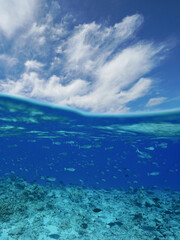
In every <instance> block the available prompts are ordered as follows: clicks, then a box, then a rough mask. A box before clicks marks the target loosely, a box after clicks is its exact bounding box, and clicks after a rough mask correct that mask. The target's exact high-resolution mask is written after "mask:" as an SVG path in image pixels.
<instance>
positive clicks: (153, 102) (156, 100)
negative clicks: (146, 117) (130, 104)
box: [146, 97, 167, 107]
mask: <svg viewBox="0 0 180 240" xmlns="http://www.w3.org/2000/svg"><path fill="white" fill-rule="evenodd" d="M166 99H167V98H166V97H157V98H150V99H149V101H148V103H147V104H146V106H147V107H152V106H156V105H159V104H161V103H163V102H164V101H165V100H166Z"/></svg>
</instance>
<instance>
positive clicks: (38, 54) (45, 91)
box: [0, 0, 168, 113]
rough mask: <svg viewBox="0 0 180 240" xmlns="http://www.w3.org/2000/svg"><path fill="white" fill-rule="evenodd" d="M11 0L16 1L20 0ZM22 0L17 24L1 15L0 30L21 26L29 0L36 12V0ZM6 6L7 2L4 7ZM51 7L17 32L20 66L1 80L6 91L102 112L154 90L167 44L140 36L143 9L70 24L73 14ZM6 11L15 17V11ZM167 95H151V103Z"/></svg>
mask: <svg viewBox="0 0 180 240" xmlns="http://www.w3.org/2000/svg"><path fill="white" fill-rule="evenodd" d="M8 1H10V0H8ZM0 2H1V0H0ZM11 2H12V3H13V4H14V5H15V2H16V1H13V0H11ZM17 2H18V3H17V5H16V7H15V9H16V11H15V12H16V14H17V15H18V18H17V21H16V24H14V25H13V24H12V25H11V24H10V23H8V22H7V24H9V26H10V28H9V30H8V28H7V26H5V25H3V20H0V21H1V22H0V30H1V31H2V32H3V33H4V34H5V35H6V36H7V37H10V36H12V34H13V33H14V32H15V31H16V29H17V28H18V27H20V26H21V22H22V21H23V19H24V14H22V12H21V11H22V7H24V8H25V9H27V5H28V4H29V7H30V9H29V10H27V12H26V10H25V12H26V14H27V17H28V16H29V18H31V16H32V9H33V7H34V4H35V2H34V0H33V1H30V2H31V3H30V2H29V0H25V1H23V2H24V3H22V5H21V4H20V3H21V1H17ZM23 4H25V5H23ZM54 6H56V8H57V6H58V5H53V8H54ZM6 8H7V5H6V4H5V5H2V8H1V10H0V11H1V12H3V11H4V12H5V10H6ZM58 9H60V7H59V8H58ZM58 11H60V10H58ZM51 12H52V9H50V11H49V12H47V13H46V14H45V17H43V18H41V19H39V20H38V21H37V20H36V21H35V20H34V21H33V22H32V24H30V26H29V28H27V29H26V31H24V32H23V33H22V34H21V35H20V36H19V38H17V40H19V41H16V42H15V45H14V46H13V47H12V49H18V52H17V50H16V51H15V50H13V51H14V55H15V57H13V58H14V59H18V60H17V61H19V63H20V64H21V71H20V72H19V75H17V76H16V77H13V76H8V77H6V79H2V80H1V81H0V90H1V91H2V92H4V93H8V94H15V95H19V96H25V97H31V98H36V99H39V100H45V101H50V102H53V103H56V104H60V105H66V106H70V107H74V108H79V109H83V110H87V111H92V112H102V113H104V112H106V113H110V112H111V113H112V112H114V113H116V112H122V111H129V110H130V106H129V104H130V103H131V102H133V101H135V100H137V99H139V98H141V97H143V96H145V95H146V94H148V93H149V91H150V89H151V88H152V85H153V79H152V78H151V77H150V75H149V74H150V72H151V70H152V69H153V68H154V67H156V65H157V64H158V63H159V60H160V59H161V57H162V55H163V52H164V50H167V47H168V46H167V45H166V44H164V43H161V44H155V43H153V42H148V41H143V40H139V41H137V40H135V37H136V33H137V30H138V29H139V27H140V26H141V25H142V23H143V16H142V15H139V14H135V15H132V16H127V17H125V18H124V19H122V21H121V22H119V23H116V24H114V25H113V26H104V25H103V24H97V23H95V22H91V23H86V24H81V25H77V26H76V25H75V26H73V27H72V26H71V28H68V19H69V18H71V17H70V16H68V15H66V16H63V17H62V19H61V22H60V23H57V22H54V20H53V15H52V14H51ZM6 14H7V18H8V17H12V13H11V12H9V11H6ZM13 14H15V13H13ZM18 44H19V45H18ZM19 52H20V53H21V54H19ZM13 58H12V59H13ZM14 61H15V60H14ZM12 62H13V61H12ZM163 100H164V98H157V99H156V100H153V99H150V101H149V102H148V104H147V106H153V105H156V104H157V102H158V101H159V102H160V101H161V102H162V101H163ZM154 103H155V104H154Z"/></svg>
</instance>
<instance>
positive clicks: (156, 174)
mask: <svg viewBox="0 0 180 240" xmlns="http://www.w3.org/2000/svg"><path fill="white" fill-rule="evenodd" d="M159 174H160V172H150V173H147V175H148V176H158V175H159Z"/></svg>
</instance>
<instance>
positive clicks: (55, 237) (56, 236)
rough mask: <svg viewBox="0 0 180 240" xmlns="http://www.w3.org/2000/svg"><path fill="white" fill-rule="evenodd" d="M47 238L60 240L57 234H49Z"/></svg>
mask: <svg viewBox="0 0 180 240" xmlns="http://www.w3.org/2000/svg"><path fill="white" fill-rule="evenodd" d="M49 237H50V238H53V239H60V236H59V234H55V233H54V234H50V235H49Z"/></svg>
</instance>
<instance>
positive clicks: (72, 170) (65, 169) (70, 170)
mask: <svg viewBox="0 0 180 240" xmlns="http://www.w3.org/2000/svg"><path fill="white" fill-rule="evenodd" d="M64 171H69V172H74V171H76V169H75V168H64Z"/></svg>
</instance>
